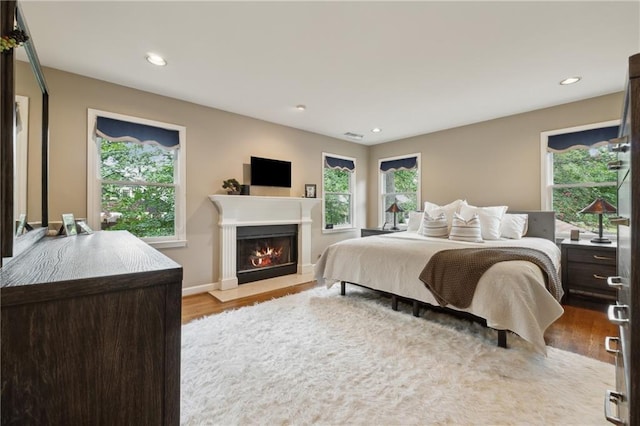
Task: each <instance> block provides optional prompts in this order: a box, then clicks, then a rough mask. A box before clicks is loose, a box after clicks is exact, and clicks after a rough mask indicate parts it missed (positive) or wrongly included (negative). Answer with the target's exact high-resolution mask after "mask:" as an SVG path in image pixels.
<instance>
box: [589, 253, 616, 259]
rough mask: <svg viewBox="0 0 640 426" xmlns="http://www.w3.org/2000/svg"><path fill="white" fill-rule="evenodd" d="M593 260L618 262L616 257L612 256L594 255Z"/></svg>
mask: <svg viewBox="0 0 640 426" xmlns="http://www.w3.org/2000/svg"><path fill="white" fill-rule="evenodd" d="M593 258H594V259H596V260H616V258H615V257H610V256H598V255H597V254H594V255H593Z"/></svg>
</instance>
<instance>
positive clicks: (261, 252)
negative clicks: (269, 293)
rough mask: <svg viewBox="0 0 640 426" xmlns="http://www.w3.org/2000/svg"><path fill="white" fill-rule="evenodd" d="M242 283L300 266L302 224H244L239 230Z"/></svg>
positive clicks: (280, 273) (239, 278)
mask: <svg viewBox="0 0 640 426" xmlns="http://www.w3.org/2000/svg"><path fill="white" fill-rule="evenodd" d="M236 238H237V241H236V246H237V252H236V271H237V274H238V284H245V283H249V282H252V281H258V280H264V279H267V278H273V277H279V276H281V275H289V274H295V273H296V272H297V269H298V225H295V224H292V225H265V226H241V227H238V228H237V229H236Z"/></svg>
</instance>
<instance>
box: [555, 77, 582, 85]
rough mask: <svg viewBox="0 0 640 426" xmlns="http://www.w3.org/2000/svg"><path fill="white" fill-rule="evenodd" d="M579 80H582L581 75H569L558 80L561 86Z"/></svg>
mask: <svg viewBox="0 0 640 426" xmlns="http://www.w3.org/2000/svg"><path fill="white" fill-rule="evenodd" d="M580 80H582V77H569V78H565V79H564V80H562V81H561V82H560V84H561V85H563V86H566V85H567V84H573V83H577V82H579V81H580Z"/></svg>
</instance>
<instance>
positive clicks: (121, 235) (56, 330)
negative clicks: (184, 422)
mask: <svg viewBox="0 0 640 426" xmlns="http://www.w3.org/2000/svg"><path fill="white" fill-rule="evenodd" d="M0 282H1V284H2V288H1V292H2V293H1V296H2V297H1V304H2V311H1V321H2V323H1V338H2V347H1V356H2V367H1V369H2V371H1V374H2V406H1V410H2V416H1V417H2V424H3V425H7V424H34V425H177V424H179V420H180V418H179V413H180V330H181V322H180V321H181V320H180V315H181V287H182V286H181V284H182V267H181V266H180V265H178V264H177V263H175V262H174V261H172V260H171V259H169V258H168V257H166V256H164V255H163V254H162V253H160V252H159V251H157V250H155V249H153V248H151V247H150V246H149V245H147V244H145V243H144V242H142V241H141V240H139V239H138V238H136V237H134V236H133V235H131V234H130V233H128V232H126V231H110V232H96V233H93V234H81V235H78V236H73V237H48V238H44V239H42V240H40V241H39V242H38V243H36V244H35V245H34V246H33V247H32V248H31V249H29V250H28V251H27V252H25V253H23V254H22V255H21V256H19V257H18V258H16V259H14V260H12V261H10V262H9V263H8V264H6V265H5V266H4V267H3V268H2V269H0Z"/></svg>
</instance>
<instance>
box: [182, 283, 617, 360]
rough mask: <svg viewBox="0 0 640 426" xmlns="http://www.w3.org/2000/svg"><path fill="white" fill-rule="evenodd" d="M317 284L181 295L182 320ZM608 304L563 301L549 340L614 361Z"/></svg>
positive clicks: (547, 337)
mask: <svg viewBox="0 0 640 426" xmlns="http://www.w3.org/2000/svg"><path fill="white" fill-rule="evenodd" d="M315 286H316V283H315V282H309V283H305V284H299V285H296V286H292V287H287V288H283V289H280V290H274V291H271V292H268V293H263V294H259V295H256V296H250V297H246V298H243V299H238V300H234V301H229V302H220V301H218V299H216V298H215V297H213V296H211V295H210V294H209V293H203V294H197V295H194V296H187V297H184V298H183V299H182V323H183V324H186V323H188V322H189V321H191V320H193V319H196V318H200V317H203V316H206V315H211V314H217V313H220V312H223V311H225V310H228V309H235V308H239V307H242V306H248V305H253V304H256V303H260V302H264V301H267V300H270V299H273V298H276V297H282V296H286V295H288V294H294V293H298V292H301V291H304V290H308V289H310V288H313V287H315ZM606 306H607V305H606V304H594V303H586V302H584V301H580V300H575V301H573V300H572V305H564V310H565V311H564V315H562V317H560V319H559V320H558V321H556V322H555V323H553V324H552V325H551V326H550V327H549V328H548V329H547V332H546V334H545V339H546V341H547V344H548V345H549V346H553V347H555V348H558V349H563V350H566V351H569V352H574V353H578V354H581V355H584V356H587V357H590V358H595V359H599V360H601V361H604V362H608V363H611V364H613V362H614V359H613V355H611V354H608V353H607V352H606V351H605V349H604V339H605V337H606V336H617V333H618V331H617V328H616V326H614V325H613V324H611V323H610V322H609V321H608V320H607V317H606V313H605V310H606Z"/></svg>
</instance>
